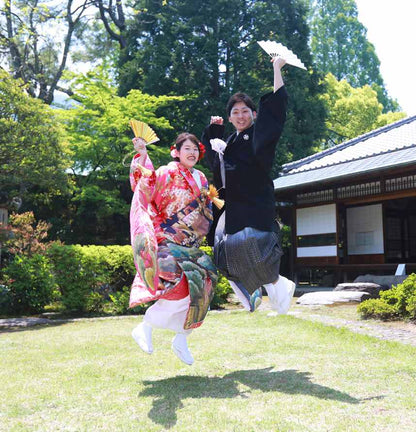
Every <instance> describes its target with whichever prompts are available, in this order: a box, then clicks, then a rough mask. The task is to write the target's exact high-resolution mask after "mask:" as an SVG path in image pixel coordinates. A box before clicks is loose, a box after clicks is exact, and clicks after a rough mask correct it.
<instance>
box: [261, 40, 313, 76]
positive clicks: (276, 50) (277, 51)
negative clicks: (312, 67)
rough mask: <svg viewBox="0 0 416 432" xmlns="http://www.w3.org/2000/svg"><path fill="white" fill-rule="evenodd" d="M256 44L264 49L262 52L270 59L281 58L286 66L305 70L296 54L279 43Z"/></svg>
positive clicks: (263, 42) (265, 42)
mask: <svg viewBox="0 0 416 432" xmlns="http://www.w3.org/2000/svg"><path fill="white" fill-rule="evenodd" d="M257 43H258V44H259V45H260V46H261V47H262V48H263V49H264V51H266V53H267V54H269V56H270V57H272V58H274V57H283V58H284V59H285V60H286V63H287V64H290V65H292V66H296V67H298V68H301V69H305V70H306V67H305V65H304V64H303V63H302V62H301V61H300V60H299V59H298V57H297V56H296V54H294V53H293V52H292V51H291V50H290V49H288V48H286V47H285V46H284V45H282V44H281V43H277V42H274V41H258V42H257Z"/></svg>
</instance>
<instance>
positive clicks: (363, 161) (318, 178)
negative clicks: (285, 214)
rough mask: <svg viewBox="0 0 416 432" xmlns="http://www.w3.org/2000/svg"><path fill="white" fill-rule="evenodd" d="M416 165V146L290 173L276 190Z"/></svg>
mask: <svg viewBox="0 0 416 432" xmlns="http://www.w3.org/2000/svg"><path fill="white" fill-rule="evenodd" d="M412 164H416V144H413V145H412V146H409V147H405V148H401V149H395V150H390V151H387V152H385V153H381V154H376V155H371V156H366V157H362V158H357V159H354V160H350V161H346V162H341V163H334V164H333V165H327V166H324V167H317V168H314V169H310V170H308V171H298V172H294V173H293V174H291V173H288V174H285V175H283V176H281V177H278V178H277V179H275V180H274V182H273V183H274V189H275V190H283V189H288V188H292V187H296V186H299V185H310V184H311V183H314V182H329V181H333V180H335V179H340V178H348V177H352V176H356V175H358V174H362V173H371V172H375V171H386V170H388V169H390V168H393V167H398V166H403V167H404V166H406V165H412Z"/></svg>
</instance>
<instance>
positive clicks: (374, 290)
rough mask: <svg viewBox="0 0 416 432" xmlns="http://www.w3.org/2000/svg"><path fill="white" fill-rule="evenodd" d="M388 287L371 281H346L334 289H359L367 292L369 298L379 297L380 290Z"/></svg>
mask: <svg viewBox="0 0 416 432" xmlns="http://www.w3.org/2000/svg"><path fill="white" fill-rule="evenodd" d="M387 289H389V286H388V285H380V284H377V283H372V282H347V283H339V284H338V285H337V286H336V287H335V288H334V291H360V292H367V293H368V294H370V296H371V298H377V297H379V294H380V291H383V290H387Z"/></svg>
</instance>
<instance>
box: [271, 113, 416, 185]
mask: <svg viewBox="0 0 416 432" xmlns="http://www.w3.org/2000/svg"><path fill="white" fill-rule="evenodd" d="M415 121H416V116H412V117H406V118H404V119H401V120H399V121H397V122H394V123H391V124H389V125H387V126H383V127H381V128H379V129H375V130H373V131H371V132H368V133H366V134H363V135H360V136H358V137H356V138H353V139H351V140H349V141H345V142H344V143H341V144H338V145H336V146H334V147H331V148H329V149H326V150H323V151H321V152H319V153H315V154H313V155H311V156H308V157H306V158H303V159H300V160H298V161H295V162H290V163H287V164H285V165H283V167H282V174H283V176H285V175H287V173H289V174H290V171H292V170H297V169H300V168H301V167H302V166H304V165H308V164H310V163H311V162H314V161H318V160H320V159H323V158H325V157H327V156H329V155H332V154H334V153H337V152H340V151H342V150H344V149H346V148H348V147H352V146H355V145H358V144H362V143H363V142H364V141H366V140H368V139H370V138H375V137H377V136H379V135H381V134H385V133H388V132H390V131H392V130H394V129H397V128H400V127H401V126H404V125H406V124H409V123H412V122H415ZM415 140H416V137H415ZM415 143H416V141H415ZM394 150H395V149H392V150H391V151H394ZM347 162H349V161H347ZM342 163H343V162H342ZM276 180H277V179H276Z"/></svg>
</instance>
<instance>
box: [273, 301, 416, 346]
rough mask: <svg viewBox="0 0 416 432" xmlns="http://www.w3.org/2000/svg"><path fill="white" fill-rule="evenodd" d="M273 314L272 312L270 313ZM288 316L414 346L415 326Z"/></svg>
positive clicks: (296, 313)
mask: <svg viewBox="0 0 416 432" xmlns="http://www.w3.org/2000/svg"><path fill="white" fill-rule="evenodd" d="M271 313H273V312H271ZM288 315H292V316H295V317H297V318H301V319H306V320H309V321H315V322H321V323H323V324H327V325H331V326H334V327H338V328H340V327H345V328H348V329H349V330H351V331H352V332H354V333H360V334H364V335H368V336H373V337H376V338H378V339H383V340H388V341H395V342H401V343H404V344H409V345H413V346H416V325H415V324H403V327H408V329H406V328H395V327H393V326H389V325H380V324H373V323H370V322H364V321H353V320H346V319H342V318H334V317H329V316H327V315H318V314H308V315H306V314H304V313H303V312H300V311H298V310H297V311H289V313H288Z"/></svg>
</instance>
